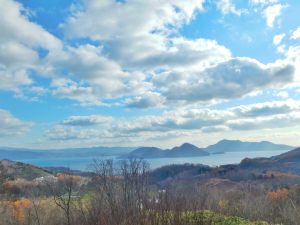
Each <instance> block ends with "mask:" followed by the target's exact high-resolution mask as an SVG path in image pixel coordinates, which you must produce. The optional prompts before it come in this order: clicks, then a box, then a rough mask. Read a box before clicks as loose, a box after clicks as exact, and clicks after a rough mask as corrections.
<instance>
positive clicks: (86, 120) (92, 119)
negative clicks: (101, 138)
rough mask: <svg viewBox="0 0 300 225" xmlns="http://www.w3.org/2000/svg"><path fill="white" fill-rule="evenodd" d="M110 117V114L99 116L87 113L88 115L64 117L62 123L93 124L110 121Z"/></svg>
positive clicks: (71, 124) (70, 124) (75, 124)
mask: <svg viewBox="0 0 300 225" xmlns="http://www.w3.org/2000/svg"><path fill="white" fill-rule="evenodd" d="M112 120H113V119H112V117H110V116H99V115H89V116H71V117H69V118H67V119H65V120H64V121H63V122H62V124H63V125H68V126H95V125H99V124H107V123H110V122H112Z"/></svg>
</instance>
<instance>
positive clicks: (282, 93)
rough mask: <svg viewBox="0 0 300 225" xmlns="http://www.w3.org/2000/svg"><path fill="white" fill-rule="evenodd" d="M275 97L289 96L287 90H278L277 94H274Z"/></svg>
mask: <svg viewBox="0 0 300 225" xmlns="http://www.w3.org/2000/svg"><path fill="white" fill-rule="evenodd" d="M276 96H277V97H280V98H288V97H289V93H288V92H287V91H279V92H278V93H277V94H276Z"/></svg>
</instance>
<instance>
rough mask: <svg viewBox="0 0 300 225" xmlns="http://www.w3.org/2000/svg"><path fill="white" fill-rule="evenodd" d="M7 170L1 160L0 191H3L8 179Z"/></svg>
mask: <svg viewBox="0 0 300 225" xmlns="http://www.w3.org/2000/svg"><path fill="white" fill-rule="evenodd" d="M6 172H7V171H6V168H5V167H4V165H3V164H2V162H0V193H1V192H3V184H4V182H5V180H6Z"/></svg>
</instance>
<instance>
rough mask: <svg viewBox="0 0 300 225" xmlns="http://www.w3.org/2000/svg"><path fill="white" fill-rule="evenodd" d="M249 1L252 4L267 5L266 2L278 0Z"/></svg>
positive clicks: (270, 2)
mask: <svg viewBox="0 0 300 225" xmlns="http://www.w3.org/2000/svg"><path fill="white" fill-rule="evenodd" d="M250 2H251V3H253V4H262V5H268V4H273V3H277V2H278V0H250Z"/></svg>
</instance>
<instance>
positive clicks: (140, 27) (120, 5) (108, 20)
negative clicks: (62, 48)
mask: <svg viewBox="0 0 300 225" xmlns="http://www.w3.org/2000/svg"><path fill="white" fill-rule="evenodd" d="M203 3H204V1H203V0H197V1H185V0H175V1H159V0H153V1H125V2H118V1H114V0H103V1H97V0H89V1H87V0H84V1H83V6H81V7H77V8H76V9H75V10H74V12H73V15H72V16H71V17H70V18H69V19H68V20H67V21H66V23H65V24H64V29H65V32H66V34H67V35H69V36H70V37H91V38H93V39H95V40H108V39H113V38H114V37H122V36H125V37H127V36H128V35H132V36H143V35H149V33H151V32H153V33H154V32H163V33H164V32H168V31H169V29H170V25H172V26H175V27H179V26H181V25H182V24H183V23H187V22H189V21H190V20H191V19H192V18H193V16H194V13H195V12H196V11H200V10H202V9H203ZM137 12H138V13H137ZM79 24H80V25H81V26H80V27H79V26H78V25H79Z"/></svg>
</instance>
